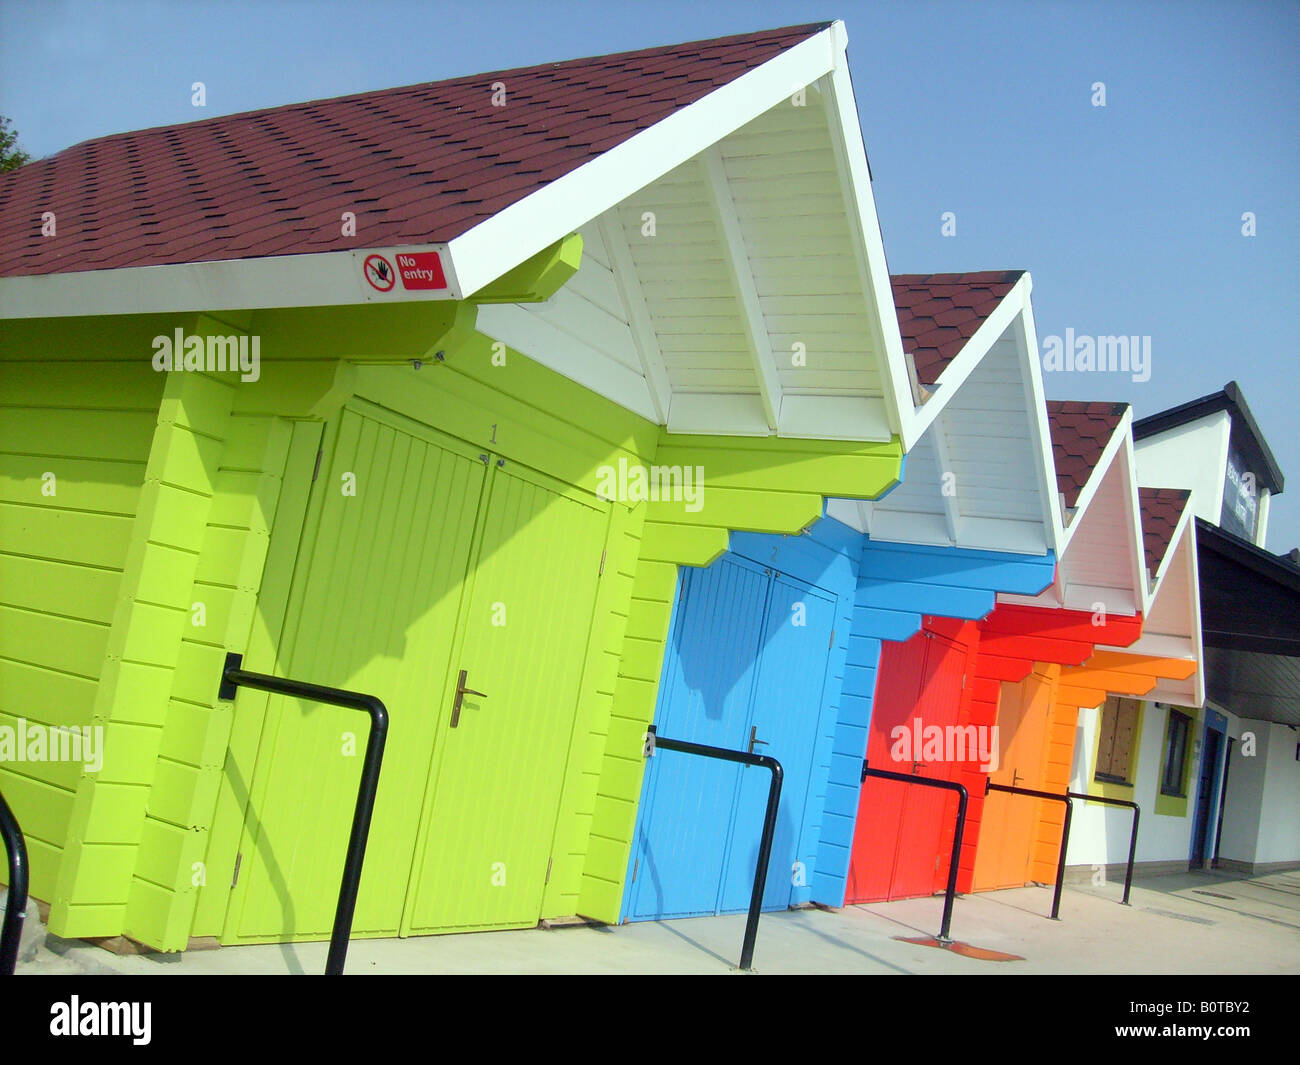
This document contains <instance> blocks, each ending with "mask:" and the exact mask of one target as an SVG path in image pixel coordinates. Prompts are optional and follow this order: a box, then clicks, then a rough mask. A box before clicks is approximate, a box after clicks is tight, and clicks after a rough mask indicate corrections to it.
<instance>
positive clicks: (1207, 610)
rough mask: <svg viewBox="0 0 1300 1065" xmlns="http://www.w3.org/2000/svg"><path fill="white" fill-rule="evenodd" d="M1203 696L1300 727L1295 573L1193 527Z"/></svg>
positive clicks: (1299, 574) (1299, 575)
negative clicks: (1203, 662)
mask: <svg viewBox="0 0 1300 1065" xmlns="http://www.w3.org/2000/svg"><path fill="white" fill-rule="evenodd" d="M1196 551H1197V568H1198V570H1199V571H1200V593H1201V639H1202V643H1203V646H1204V648H1205V678H1206V694H1207V695H1208V696H1209V697H1210V699H1212V700H1213V701H1214V702H1216V703H1218V704H1219V705H1221V706H1223V707H1224V708H1225V709H1227V710H1230V711H1231V712H1232V713H1234V714H1237V715H1239V716H1241V717H1248V718H1256V719H1262V720H1265V721H1276V722H1279V723H1280V724H1284V725H1292V726H1298V727H1300V566H1297V565H1296V564H1295V563H1294V562H1293V561H1292V559H1291V557H1290V556H1289V555H1275V554H1273V553H1272V552H1269V551H1265V550H1264V549H1263V548H1260V547H1256V546H1255V545H1254V544H1252V543H1250V542H1249V541H1246V540H1243V539H1241V537H1239V536H1234V535H1232V533H1229V532H1224V531H1223V530H1222V529H1219V528H1217V527H1216V526H1214V525H1211V524H1210V523H1209V522H1207V521H1204V520H1202V519H1200V518H1197V519H1196Z"/></svg>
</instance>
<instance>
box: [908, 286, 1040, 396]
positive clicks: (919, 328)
mask: <svg viewBox="0 0 1300 1065" xmlns="http://www.w3.org/2000/svg"><path fill="white" fill-rule="evenodd" d="M1023 273H1024V271H1023V270H985V271H983V272H982V273H966V274H895V275H893V276H891V277H890V279H889V283H890V285H891V287H892V288H893V290H894V306H895V307H896V308H897V310H898V327H899V329H900V330H901V331H902V334H903V350H904V351H905V352H907V353H908V354H910V355H912V356H913V358H914V360H915V362H916V375H917V377H918V378H919V379H920V381H921V384H923V385H932V384H934V383H935V382H936V381H937V380H938V379H939V375H940V374H941V373H943V371H944V369H945V368H946V367H947V366H948V364H949V363H950V362H952V360H953V359H955V358H956V357H957V353H958V352H959V351H961V349H962V348H963V347H964V346H965V344H966V341H968V340H969V339H970V338H971V337H973V336H974V335H975V331H976V330H977V329H979V327H980V326H981V325H983V324H984V319H986V318H987V317H988V316H989V315H990V314H992V313H993V310H994V308H996V307H997V305H998V304H999V303H1000V302H1001V300H1002V297H1003V296H1005V295H1006V294H1007V293H1008V292H1010V291H1011V288H1012V286H1013V285H1015V283H1016V282H1017V281H1019V280H1020V277H1021V275H1022V274H1023Z"/></svg>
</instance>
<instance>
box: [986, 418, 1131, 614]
mask: <svg viewBox="0 0 1300 1065" xmlns="http://www.w3.org/2000/svg"><path fill="white" fill-rule="evenodd" d="M1042 411H1043V419H1042V421H1043V431H1044V434H1045V435H1046V433H1047V415H1046V409H1045V407H1044V408H1042ZM1132 417H1133V416H1132V412H1131V411H1128V410H1126V411H1125V412H1124V414H1123V415H1122V416H1121V418H1120V421H1119V424H1118V425H1117V426H1116V427H1115V430H1114V432H1112V433H1111V436H1110V439H1109V440H1108V441H1107V442H1106V446H1105V448H1104V449H1103V451H1102V454H1101V457H1100V458H1099V459H1098V461H1097V464H1096V465H1095V466H1094V467H1093V470H1092V473H1091V475H1090V476H1089V478H1088V482H1087V484H1085V485H1084V487H1083V490H1082V491H1081V492H1080V493H1079V498H1078V500H1077V501H1076V505H1075V507H1074V509H1073V511H1072V512H1071V513H1070V514H1069V515H1068V516H1066V520H1065V524H1064V525H1063V527H1062V529H1061V532H1060V536H1061V540H1062V547H1061V550H1060V554H1059V555H1058V557H1059V559H1060V562H1059V564H1058V565H1057V568H1056V580H1055V581H1053V583H1052V586H1051V587H1050V588H1047V589H1046V590H1045V591H1043V592H1042V593H1041V594H1039V595H1037V596H1034V597H1032V598H1030V597H1026V596H1015V595H1000V596H999V597H998V598H999V601H1000V602H1007V603H1018V604H1021V605H1024V606H1041V607H1047V608H1054V607H1055V608H1064V609H1067V610H1083V611H1089V612H1096V611H1098V610H1099V609H1100V610H1104V611H1105V612H1106V613H1108V614H1122V615H1132V614H1140V613H1142V612H1143V607H1144V605H1145V604H1146V603H1147V601H1148V599H1149V592H1150V589H1149V582H1148V577H1147V573H1146V563H1145V557H1144V552H1143V546H1142V543H1143V541H1142V526H1141V512H1140V510H1139V505H1138V486H1137V473H1136V467H1135V465H1134V459H1133V438H1132V435H1131V432H1130V428H1131V425H1132ZM1051 495H1052V498H1053V500H1054V501H1055V505H1056V511H1055V512H1056V514H1058V515H1060V514H1062V511H1061V506H1062V504H1061V502H1060V497H1059V495H1058V494H1057V493H1056V491H1055V480H1053V487H1052V492H1051Z"/></svg>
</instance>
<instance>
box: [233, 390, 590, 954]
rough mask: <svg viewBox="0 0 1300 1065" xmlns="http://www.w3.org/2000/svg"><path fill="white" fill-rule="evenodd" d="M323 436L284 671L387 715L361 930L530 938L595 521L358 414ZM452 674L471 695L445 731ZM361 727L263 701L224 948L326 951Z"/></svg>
mask: <svg viewBox="0 0 1300 1065" xmlns="http://www.w3.org/2000/svg"><path fill="white" fill-rule="evenodd" d="M333 438H334V440H333V446H332V448H331V449H329V450H330V454H329V457H328V461H323V462H322V463H321V466H320V469H319V474H318V477H317V480H316V482H315V483H314V484H313V486H312V493H313V495H312V501H311V505H310V508H309V511H308V520H307V523H306V529H305V532H304V536H303V541H302V544H301V548H300V550H299V554H298V562H297V566H298V571H297V572H295V574H294V579H293V590H292V593H291V597H290V601H289V608H288V612H287V615H286V623H285V630H284V635H283V638H282V640H281V662H280V668H279V672H280V673H282V674H283V675H285V676H290V677H294V678H296V679H302V680H308V681H313V682H316V683H322V684H327V685H332V686H336V687H342V688H349V689H354V690H358V691H363V692H366V693H370V694H374V695H377V696H379V698H381V699H382V700H383V701H384V703H385V705H386V706H387V708H388V711H389V717H390V724H389V736H388V744H387V749H386V752H385V755H384V763H383V771H382V774H381V777H380V785H379V793H378V796H377V799H376V805H375V814H374V820H373V822H372V826H371V829H370V839H369V845H368V847H367V851H366V860H365V868H364V874H363V877H362V882H361V891H360V895H359V898H358V903H357V910H356V916H355V920H354V924H353V928H354V932H355V933H357V934H372V935H385V934H387V935H393V934H401V935H407V934H419V933H423V932H436V931H446V930H454V929H473V928H508V927H527V926H531V925H533V924H535V923H536V922H537V920H538V919H539V917H540V916H541V910H542V900H543V894H544V891H545V885H546V880H547V876H548V872H549V865H550V859H551V854H552V847H553V841H554V839H555V834H556V821H557V814H558V811H559V807H560V800H561V794H562V791H563V785H564V779H565V772H566V768H567V765H568V759H569V753H570V749H571V746H572V740H573V730H574V723H575V718H576V714H577V707H578V702H579V695H580V691H581V687H582V676H583V671H584V668H585V667H586V659H587V649H588V645H589V642H590V637H591V626H592V618H593V613H594V607H595V600H596V592H597V585H598V582H599V573H600V564H601V557H602V553H603V549H604V546H605V542H606V537H607V533H608V526H609V520H610V514H609V509H608V505H607V504H604V503H601V502H599V501H597V500H596V499H594V498H592V497H590V496H587V495H585V494H583V493H579V492H577V491H575V490H573V489H571V488H568V487H567V486H565V485H563V484H561V483H559V482H557V481H554V480H552V479H550V478H548V477H546V476H544V475H542V474H540V473H537V472H536V471H533V470H530V469H526V468H523V467H521V466H518V465H517V464H515V463H513V462H510V461H507V460H506V459H504V458H502V457H500V456H498V455H495V454H489V453H484V452H482V451H480V450H479V449H478V448H475V447H473V446H472V445H469V444H466V443H464V442H461V441H458V440H454V439H452V438H450V437H444V436H441V434H438V433H436V432H435V431H433V430H430V429H427V428H424V427H422V426H418V425H416V424H415V423H411V422H406V421H405V420H404V419H401V418H399V417H398V416H396V415H391V414H388V413H387V412H383V411H380V410H379V409H378V408H371V407H370V406H369V405H364V404H357V403H356V402H355V401H354V404H350V405H349V406H348V407H347V408H345V409H344V411H343V413H342V415H341V417H340V419H339V421H338V423H337V428H336V432H335V433H334V434H333ZM247 665H248V668H250V669H260V668H264V664H262V663H256V662H249V663H248V664H247ZM461 671H464V674H465V681H464V685H463V686H464V687H465V688H468V689H473V690H474V691H477V692H481V693H483V694H482V695H475V694H467V695H465V696H464V697H463V698H462V700H461V705H460V708H459V713H458V715H456V716H457V720H456V721H455V723H453V704H454V702H455V695H456V691H457V687H458V681H459V678H460V676H461ZM367 728H368V719H367V718H366V717H365V716H364V715H362V714H360V713H357V712H355V711H349V710H343V709H339V708H334V707H326V706H320V705H316V704H312V703H305V702H301V701H298V700H294V699H288V698H280V697H274V698H272V699H271V700H270V701H269V703H268V707H267V713H266V717H265V722H264V724H263V728H262V735H261V741H260V745H259V748H258V753H257V761H256V767H255V769H254V770H253V773H252V784H251V787H250V789H249V797H248V802H247V807H246V816H245V827H244V834H243V839H242V842H241V850H240V856H239V859H238V865H237V869H238V873H237V880H236V882H235V887H234V890H233V892H232V897H231V904H230V909H229V911H228V913H227V919H226V925H225V933H224V935H223V939H225V940H226V941H228V942H240V941H245V942H246V941H251V940H267V939H273V940H284V939H319V938H326V937H328V935H329V932H330V929H331V927H332V923H333V914H334V906H335V902H336V900H337V895H338V887H339V879H340V876H341V872H342V864H343V854H344V850H345V847H346V842H347V838H348V831H349V827H350V824H351V818H352V812H353V808H354V805H355V801H356V793H357V784H358V780H359V777H360V765H361V760H362V755H363V753H364V750H365V742H366V734H367Z"/></svg>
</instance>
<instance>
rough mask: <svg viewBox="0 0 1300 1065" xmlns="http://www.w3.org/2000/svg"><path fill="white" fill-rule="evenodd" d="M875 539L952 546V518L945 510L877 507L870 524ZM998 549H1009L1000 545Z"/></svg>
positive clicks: (868, 532)
mask: <svg viewBox="0 0 1300 1065" xmlns="http://www.w3.org/2000/svg"><path fill="white" fill-rule="evenodd" d="M865 531H866V532H867V534H868V535H869V536H870V537H871V539H873V540H880V541H882V542H886V543H894V544H919V545H923V546H926V547H951V546H952V540H951V539H950V538H949V536H948V521H947V519H946V518H945V517H944V516H943V515H942V514H924V513H921V512H919V511H910V510H881V509H880V508H879V507H876V508H874V509H873V511H872V513H871V515H870V522H869V526H868V528H867V529H866V530H865ZM998 550H1005V549H1004V548H1001V547H999V548H998Z"/></svg>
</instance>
